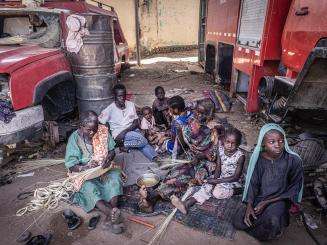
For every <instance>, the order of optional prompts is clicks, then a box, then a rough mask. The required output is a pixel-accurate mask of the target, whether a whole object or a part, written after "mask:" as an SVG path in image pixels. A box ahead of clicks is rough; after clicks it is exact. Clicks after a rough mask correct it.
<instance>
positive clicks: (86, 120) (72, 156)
mask: <svg viewBox="0 0 327 245" xmlns="http://www.w3.org/2000/svg"><path fill="white" fill-rule="evenodd" d="M101 134H103V135H106V137H103V135H101ZM101 138H102V139H103V138H105V141H106V142H103V140H102V142H101ZM101 147H102V148H103V147H104V152H99V150H98V149H99V148H101ZM114 147H115V142H114V140H113V139H112V137H111V135H110V134H109V133H108V129H107V128H106V127H105V126H104V125H101V126H100V127H99V123H98V116H97V114H96V113H95V112H93V111H87V112H84V113H82V114H81V115H80V125H79V128H78V130H76V131H75V132H73V133H72V135H71V136H70V137H69V140H68V143H67V148H66V156H65V166H66V168H68V169H69V171H70V172H72V173H74V172H83V171H86V170H88V169H91V168H94V167H96V166H99V165H100V166H101V167H102V168H103V169H106V168H108V167H109V166H111V161H112V160H113V158H114V157H115V152H114ZM97 148H98V149H97ZM101 154H102V155H101ZM121 194H122V181H121V170H120V169H117V168H116V169H110V170H109V171H108V172H106V173H104V174H103V175H102V176H100V177H97V178H94V179H90V180H86V181H84V182H83V183H81V185H80V188H79V190H78V191H77V192H75V194H74V203H77V204H78V205H79V206H81V207H82V208H83V209H84V210H85V211H86V212H90V211H92V210H93V209H94V208H95V207H97V208H98V209H99V210H100V211H101V212H103V213H104V214H105V215H106V219H105V222H104V227H105V228H110V227H111V228H113V229H114V228H115V227H114V226H111V222H112V224H119V223H120V221H119V220H120V211H119V209H118V208H117V202H118V196H119V195H121ZM109 207H111V209H110V208H109ZM117 229H118V231H117ZM121 231H122V229H119V228H117V227H116V231H113V232H115V233H119V232H121Z"/></svg>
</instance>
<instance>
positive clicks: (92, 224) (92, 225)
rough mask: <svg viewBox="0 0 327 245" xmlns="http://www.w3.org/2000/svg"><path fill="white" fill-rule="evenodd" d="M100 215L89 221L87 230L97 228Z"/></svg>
mask: <svg viewBox="0 0 327 245" xmlns="http://www.w3.org/2000/svg"><path fill="white" fill-rule="evenodd" d="M100 217H101V216H100V215H97V216H94V217H92V218H91V219H90V220H89V225H88V226H87V228H88V229H89V230H94V229H95V228H96V227H97V224H98V223H99V220H100Z"/></svg>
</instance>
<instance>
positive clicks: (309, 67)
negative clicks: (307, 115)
mask: <svg viewBox="0 0 327 245" xmlns="http://www.w3.org/2000/svg"><path fill="white" fill-rule="evenodd" d="M326 71H327V47H316V48H314V49H313V50H312V52H311V53H310V55H309V57H308V59H307V61H306V63H305V64H304V66H303V69H302V71H301V72H300V74H299V75H298V77H297V79H296V81H295V84H294V87H293V89H292V91H291V93H290V96H289V98H288V101H287V106H289V107H290V108H294V109H300V110H327V72H326Z"/></svg>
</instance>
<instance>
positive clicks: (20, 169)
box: [15, 159, 65, 174]
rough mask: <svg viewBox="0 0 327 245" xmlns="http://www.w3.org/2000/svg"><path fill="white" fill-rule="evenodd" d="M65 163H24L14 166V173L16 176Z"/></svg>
mask: <svg viewBox="0 0 327 245" xmlns="http://www.w3.org/2000/svg"><path fill="white" fill-rule="evenodd" d="M63 163H65V160H64V159H40V160H32V161H25V162H22V163H20V164H17V165H16V166H15V171H16V173H18V174H22V173H26V172H30V171H33V170H36V169H39V168H44V167H50V166H54V165H59V164H63Z"/></svg>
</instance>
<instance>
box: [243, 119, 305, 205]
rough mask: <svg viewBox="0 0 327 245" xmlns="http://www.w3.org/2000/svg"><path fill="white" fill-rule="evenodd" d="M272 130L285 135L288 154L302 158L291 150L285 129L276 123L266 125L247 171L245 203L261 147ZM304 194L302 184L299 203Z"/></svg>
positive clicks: (244, 193) (260, 134) (261, 131)
mask: <svg viewBox="0 0 327 245" xmlns="http://www.w3.org/2000/svg"><path fill="white" fill-rule="evenodd" d="M270 130H277V131H279V132H280V133H282V134H283V135H284V142H285V150H286V152H288V153H289V154H293V155H296V156H298V157H299V158H300V156H299V155H298V154H297V153H295V152H294V151H292V150H291V148H290V147H289V145H288V142H287V139H286V134H285V131H284V129H283V128H282V127H280V126H279V125H277V124H275V123H268V124H265V125H264V126H263V127H262V128H261V130H260V133H259V137H258V142H257V145H256V147H255V148H254V151H253V153H252V156H251V158H250V162H249V166H248V170H247V173H246V181H245V187H244V192H243V198H242V201H244V200H245V199H246V196H247V193H248V189H249V185H250V181H251V178H252V174H253V171H254V168H255V165H256V164H257V161H258V158H259V155H260V152H261V150H262V148H261V145H262V141H263V138H264V136H265V135H266V133H267V132H269V131H270ZM302 193H303V184H302V188H301V190H300V192H299V195H298V202H301V199H302Z"/></svg>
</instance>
